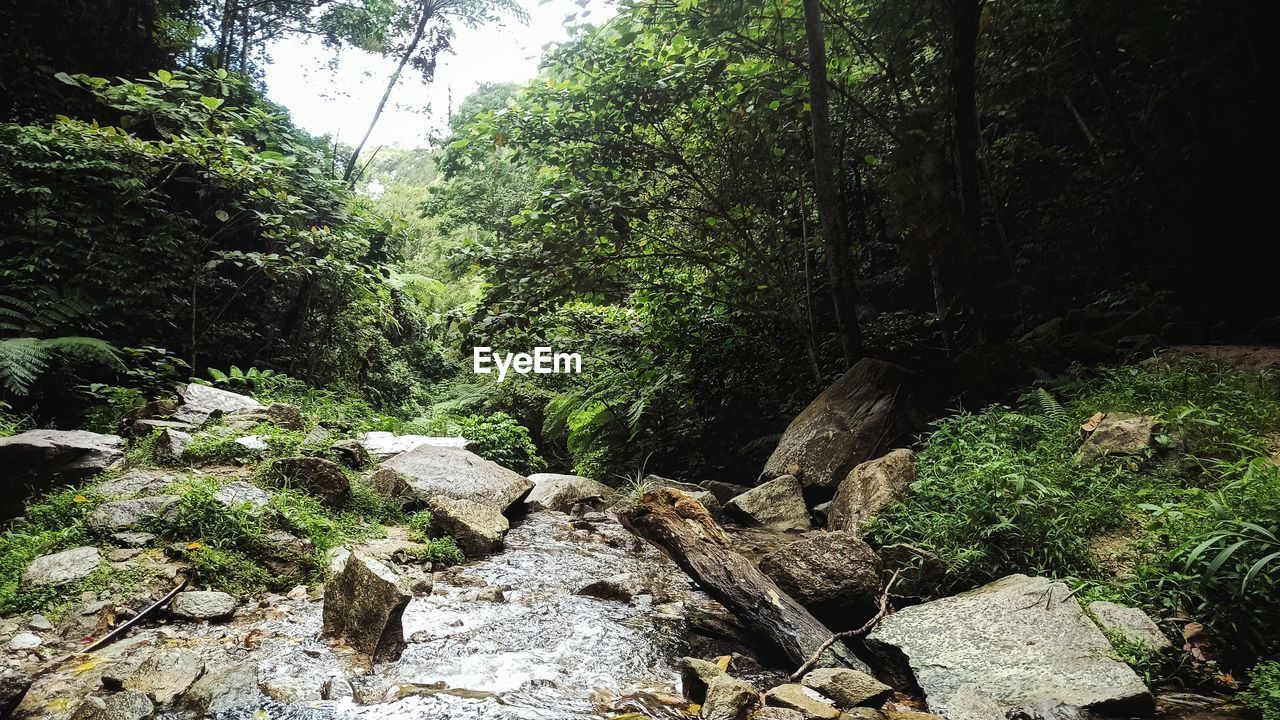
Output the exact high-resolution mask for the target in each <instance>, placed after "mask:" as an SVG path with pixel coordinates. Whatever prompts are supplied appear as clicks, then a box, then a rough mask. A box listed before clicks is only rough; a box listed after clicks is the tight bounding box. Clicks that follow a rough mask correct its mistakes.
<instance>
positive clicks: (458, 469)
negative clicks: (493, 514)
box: [382, 445, 533, 512]
mask: <svg viewBox="0 0 1280 720" xmlns="http://www.w3.org/2000/svg"><path fill="white" fill-rule="evenodd" d="M382 466H383V467H388V468H391V469H392V470H395V471H397V472H399V473H400V474H401V475H403V476H404V478H405V482H407V483H408V484H409V487H410V489H412V490H413V493H414V495H415V496H416V497H417V499H419V500H421V501H423V502H426V501H428V500H429V499H430V498H432V497H435V496H438V495H443V496H445V497H450V498H453V499H455V500H470V501H472V502H477V503H480V504H481V505H488V506H489V507H491V508H493V509H494V510H497V511H498V512H505V511H506V510H507V508H509V507H511V506H512V505H514V504H515V503H517V502H519V501H520V500H521V499H522V498H524V496H525V495H527V494H528V493H529V491H530V490H532V489H533V483H531V482H529V479H528V478H526V477H524V476H523V475H520V474H519V473H516V472H514V471H512V470H508V469H507V468H504V467H502V466H501V465H499V464H497V463H495V462H490V461H489V460H485V459H484V458H482V457H480V456H479V455H476V454H475V453H472V452H470V451H467V450H463V449H461V448H456V447H433V446H430V445H422V446H419V447H417V448H415V449H413V450H409V451H408V452H403V453H400V454H399V455H396V456H395V457H393V458H391V459H390V460H387V461H386V462H384V463H382Z"/></svg>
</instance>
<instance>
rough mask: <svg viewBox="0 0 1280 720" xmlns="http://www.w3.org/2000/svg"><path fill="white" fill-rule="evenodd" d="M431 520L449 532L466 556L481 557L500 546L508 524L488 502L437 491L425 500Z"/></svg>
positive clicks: (441, 530)
mask: <svg viewBox="0 0 1280 720" xmlns="http://www.w3.org/2000/svg"><path fill="white" fill-rule="evenodd" d="M426 505H427V509H429V510H430V511H431V523H432V525H433V526H434V527H435V528H436V529H438V530H439V531H440V532H443V533H445V534H446V535H451V536H452V537H453V539H454V541H455V542H457V543H458V547H459V548H461V549H462V552H463V554H465V555H466V556H467V557H483V556H485V555H491V554H493V553H495V552H497V551H499V550H501V549H502V539H503V538H504V537H506V534H507V531H508V530H509V529H510V528H511V525H510V523H508V522H507V518H506V517H505V516H504V515H503V514H502V513H501V512H500V511H498V510H496V509H494V508H493V507H491V506H489V505H482V504H480V503H478V502H473V501H471V500H465V499H454V498H449V497H444V496H440V495H437V496H435V497H432V498H429V499H428V500H427V501H426Z"/></svg>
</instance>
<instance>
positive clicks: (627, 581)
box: [574, 573, 645, 602]
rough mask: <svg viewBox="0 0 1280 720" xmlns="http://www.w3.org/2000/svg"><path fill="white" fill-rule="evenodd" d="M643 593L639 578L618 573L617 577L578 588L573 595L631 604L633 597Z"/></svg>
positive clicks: (642, 584) (629, 574)
mask: <svg viewBox="0 0 1280 720" xmlns="http://www.w3.org/2000/svg"><path fill="white" fill-rule="evenodd" d="M644 591H645V587H644V583H643V582H642V581H641V580H640V578H638V577H636V576H635V575H633V574H631V573H618V574H617V575H610V576H609V577H606V578H601V579H599V580H595V581H593V582H590V583H587V584H586V585H583V586H582V587H581V588H578V591H577V592H576V593H574V594H575V595H584V596H587V597H594V598H600V599H601V600H616V601H618V602H631V599H632V598H633V597H635V596H636V595H640V594H643V593H644Z"/></svg>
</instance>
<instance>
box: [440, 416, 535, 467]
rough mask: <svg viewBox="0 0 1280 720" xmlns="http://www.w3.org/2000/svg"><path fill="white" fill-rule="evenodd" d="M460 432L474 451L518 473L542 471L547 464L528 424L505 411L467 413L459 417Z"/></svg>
mask: <svg viewBox="0 0 1280 720" xmlns="http://www.w3.org/2000/svg"><path fill="white" fill-rule="evenodd" d="M459 432H461V434H462V436H463V437H465V438H466V439H468V440H470V441H471V442H472V443H474V444H475V446H476V450H475V452H476V454H477V455H480V456H481V457H483V458H486V459H488V460H492V461H494V462H496V463H498V464H499V465H502V466H503V467H508V468H511V469H512V470H515V471H516V472H518V473H520V474H521V475H531V474H533V473H538V472H542V471H543V470H545V469H546V467H547V464H546V463H545V462H544V461H543V460H542V458H541V457H539V456H538V448H537V447H536V446H534V444H533V440H532V439H530V438H529V430H528V428H526V427H524V426H523V425H521V424H520V423H518V422H516V419H515V418H513V417H511V416H510V415H508V414H506V413H502V412H499V413H494V414H492V415H483V416H482V415H469V416H467V417H465V418H462V419H461V420H460V421H459Z"/></svg>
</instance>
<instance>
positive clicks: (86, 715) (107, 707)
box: [71, 690, 156, 720]
mask: <svg viewBox="0 0 1280 720" xmlns="http://www.w3.org/2000/svg"><path fill="white" fill-rule="evenodd" d="M155 711H156V708H155V705H153V704H152V703H151V700H150V698H148V697H147V696H146V694H145V693H142V692H138V691H136V690H125V691H124V692H118V693H116V694H114V695H111V696H110V697H106V698H99V697H93V696H90V697H87V698H85V699H84V700H83V701H82V702H81V703H80V704H79V705H77V706H76V711H75V712H74V713H73V714H72V715H71V720H147V718H150V717H151V716H152V715H154V714H155Z"/></svg>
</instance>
